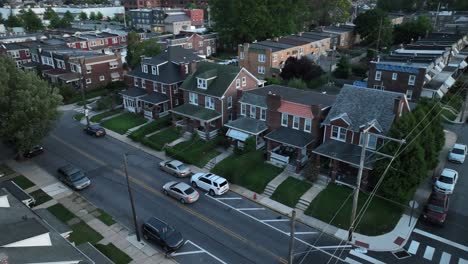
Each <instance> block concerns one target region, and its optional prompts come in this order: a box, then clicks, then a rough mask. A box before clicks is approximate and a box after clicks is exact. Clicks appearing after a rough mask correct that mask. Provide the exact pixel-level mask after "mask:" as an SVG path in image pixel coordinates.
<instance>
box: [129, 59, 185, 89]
mask: <svg viewBox="0 0 468 264" xmlns="http://www.w3.org/2000/svg"><path fill="white" fill-rule="evenodd" d="M127 75H128V76H132V77H137V78H143V79H147V80H151V81H156V82H160V83H166V84H171V83H178V82H182V81H183V80H184V76H183V75H182V73H181V71H180V66H178V65H176V64H174V63H172V62H168V63H164V64H162V65H161V66H159V74H158V75H154V74H152V72H151V69H148V73H144V72H143V71H142V70H141V67H135V69H133V70H132V71H131V72H129V73H127Z"/></svg>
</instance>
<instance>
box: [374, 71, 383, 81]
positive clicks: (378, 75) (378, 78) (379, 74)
mask: <svg viewBox="0 0 468 264" xmlns="http://www.w3.org/2000/svg"><path fill="white" fill-rule="evenodd" d="M381 78H382V72H381V71H376V72H375V80H376V81H380V79H381Z"/></svg>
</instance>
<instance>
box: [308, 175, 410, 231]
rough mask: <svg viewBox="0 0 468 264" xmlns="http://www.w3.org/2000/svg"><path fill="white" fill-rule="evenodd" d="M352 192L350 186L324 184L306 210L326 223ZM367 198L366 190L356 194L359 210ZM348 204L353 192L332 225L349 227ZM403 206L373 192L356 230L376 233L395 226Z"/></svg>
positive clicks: (350, 204)
mask: <svg viewBox="0 0 468 264" xmlns="http://www.w3.org/2000/svg"><path fill="white" fill-rule="evenodd" d="M351 193H352V190H351V188H349V187H346V186H338V185H335V184H329V185H328V186H327V188H325V189H324V190H323V191H322V192H320V194H319V195H318V196H317V197H316V198H315V199H314V200H313V201H312V203H311V204H310V206H309V208H307V210H306V211H305V213H306V214H307V215H310V216H312V217H315V218H317V219H320V220H322V221H324V222H326V223H329V222H330V220H331V219H332V218H333V216H334V215H335V213H336V212H337V211H338V209H339V208H340V206H341V205H342V203H343V202H344V201H345V200H346V197H348V195H350V194H351ZM367 198H368V195H367V194H365V193H362V192H361V193H360V194H359V202H358V211H357V212H358V213H359V211H360V209H361V208H362V205H363V204H364V203H365V201H366V199H367ZM351 206H352V196H351V197H349V199H348V200H347V202H346V204H345V205H344V206H343V208H342V209H341V210H340V212H339V213H338V215H337V216H336V217H335V219H334V220H333V221H332V222H331V225H334V226H337V227H339V228H342V229H348V228H349V222H350V215H351ZM403 210H404V208H402V207H401V206H399V205H396V204H394V203H392V202H389V201H387V200H384V199H382V198H379V197H376V196H374V198H373V199H372V202H371V203H370V205H369V207H368V210H367V211H366V212H365V214H364V217H363V218H362V220H361V222H360V223H359V224H358V226H357V228H356V232H358V233H360V234H363V235H368V236H377V235H381V234H385V233H388V232H390V231H391V230H392V229H393V228H394V227H395V225H396V224H397V223H398V220H400V217H401V214H402V212H403Z"/></svg>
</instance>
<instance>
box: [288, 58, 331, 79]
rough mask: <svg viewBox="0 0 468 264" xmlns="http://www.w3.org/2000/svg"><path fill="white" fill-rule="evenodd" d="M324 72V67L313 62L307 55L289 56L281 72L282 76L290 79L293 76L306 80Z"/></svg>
mask: <svg viewBox="0 0 468 264" xmlns="http://www.w3.org/2000/svg"><path fill="white" fill-rule="evenodd" d="M322 74H323V70H322V68H320V66H318V65H317V64H315V63H313V62H312V61H311V60H310V59H308V58H307V57H301V58H300V59H297V58H296V57H289V58H288V59H287V60H286V63H285V65H284V67H283V69H282V71H281V73H280V76H281V78H283V79H284V80H290V79H293V78H298V79H302V80H304V81H306V82H308V81H311V80H313V79H315V78H317V77H320V75H322Z"/></svg>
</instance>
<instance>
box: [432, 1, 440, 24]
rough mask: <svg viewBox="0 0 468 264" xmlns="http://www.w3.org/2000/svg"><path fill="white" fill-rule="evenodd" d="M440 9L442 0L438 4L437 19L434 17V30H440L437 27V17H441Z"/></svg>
mask: <svg viewBox="0 0 468 264" xmlns="http://www.w3.org/2000/svg"><path fill="white" fill-rule="evenodd" d="M439 10H440V2H439V4H438V5H437V13H436V17H435V19H434V26H433V28H434V30H436V31H439V30H438V29H437V28H436V27H437V19H438V18H439Z"/></svg>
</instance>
